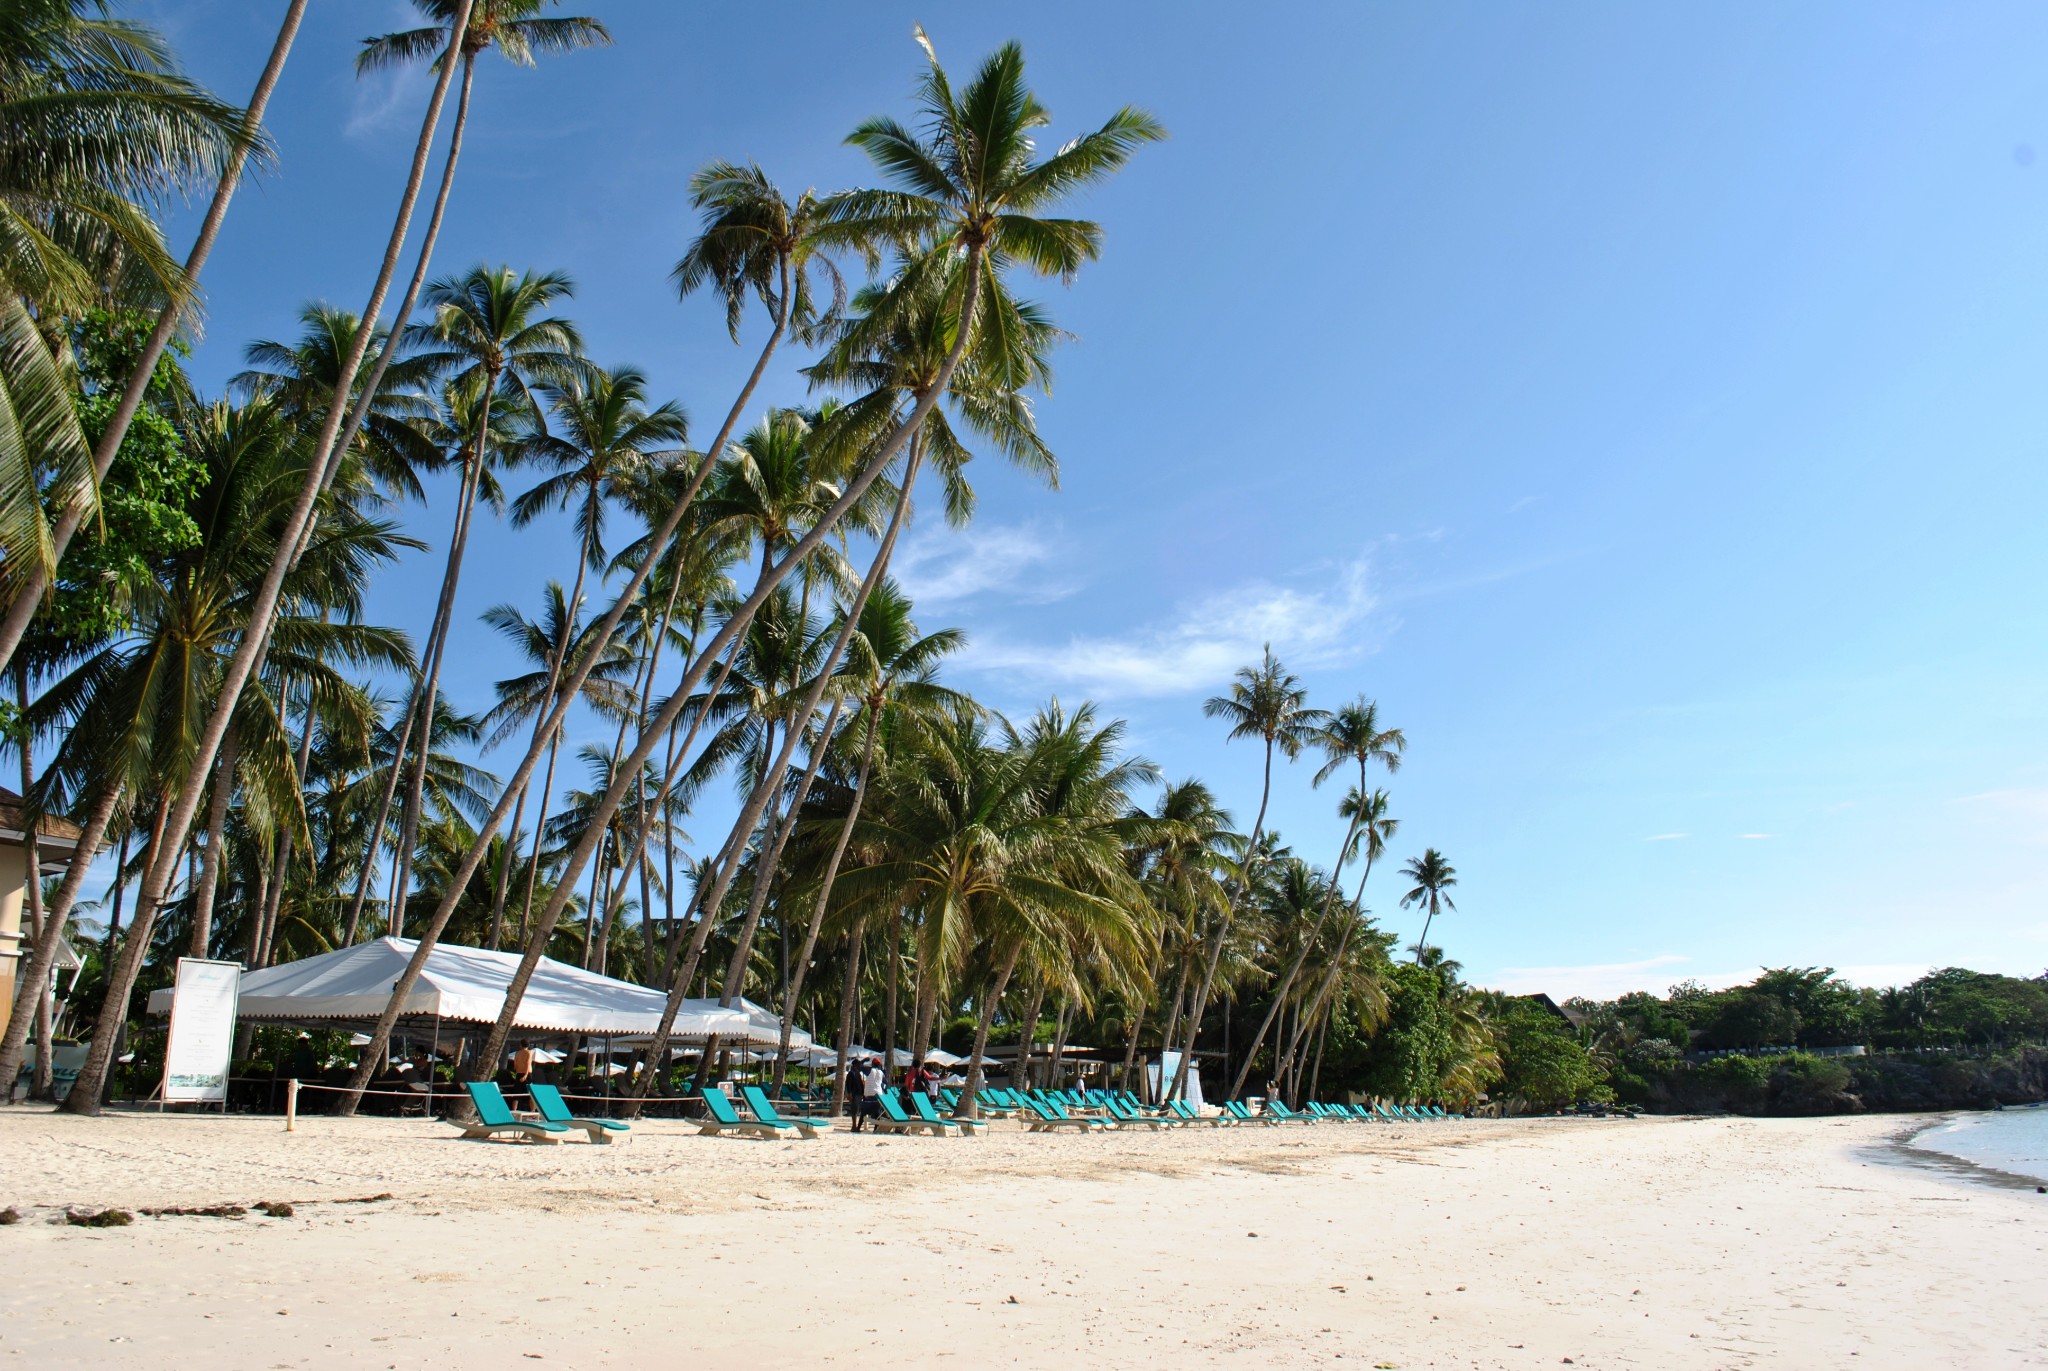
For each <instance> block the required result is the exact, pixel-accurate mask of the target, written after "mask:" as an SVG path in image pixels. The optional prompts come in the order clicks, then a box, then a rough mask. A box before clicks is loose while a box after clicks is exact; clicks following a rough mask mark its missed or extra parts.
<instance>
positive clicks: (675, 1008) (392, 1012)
mask: <svg viewBox="0 0 2048 1371" xmlns="http://www.w3.org/2000/svg"><path fill="white" fill-rule="evenodd" d="M982 259H983V258H982V248H981V247H980V245H979V244H976V245H973V246H971V247H970V248H969V249H968V253H967V260H966V262H965V264H964V270H965V272H966V281H967V284H966V289H965V290H964V292H963V293H962V298H961V307H960V323H959V327H958V330H957V334H956V336H955V338H954V340H953V345H952V347H951V348H950V349H948V351H947V353H946V360H945V361H944V362H943V363H942V364H941V365H940V367H939V372H938V375H937V376H936V377H934V378H933V382H932V386H931V388H930V389H929V390H928V391H926V392H924V393H922V394H921V395H920V396H919V397H918V400H917V403H916V405H915V406H914V407H913V408H912V409H911V412H910V413H909V414H908V415H907V416H905V418H904V419H903V421H902V422H901V423H900V424H898V425H897V427H896V428H895V430H894V431H892V432H891V434H890V435H889V437H888V438H887V439H886V440H885V441H884V442H883V443H882V445H881V447H880V448H879V449H878V450H877V451H876V453H875V455H874V456H873V457H871V458H870V459H869V460H868V464H867V466H866V467H865V468H864V469H863V470H862V471H861V473H860V475H859V476H857V477H855V478H854V479H853V481H852V482H851V483H849V484H848V486H847V487H846V489H845V490H844V491H842V492H841V493H840V496H839V498H838V499H837V500H835V501H834V502H833V503H832V505H831V507H830V508H829V509H827V510H826V511H825V514H824V515H823V517H821V518H820V519H819V520H818V522H817V523H816V524H815V525H814V526H813V527H812V528H811V530H810V532H808V533H806V534H805V535H804V536H803V537H802V538H801V539H799V540H798V541H797V544H796V546H794V547H793V548H791V549H790V550H789V552H788V553H786V554H785V555H784V557H783V560H782V561H781V562H780V563H778V564H777V567H776V569H775V571H774V574H773V575H772V576H770V577H764V578H763V580H764V581H765V582H766V584H764V585H762V586H760V587H758V588H757V589H756V590H755V592H754V593H753V594H752V595H750V596H749V597H748V598H747V600H746V601H745V602H744V603H743V604H741V605H740V606H739V607H738V609H736V610H735V611H734V612H733V614H732V615H731V616H730V617H728V618H727V620H726V622H725V624H724V626H723V627H721V628H720V629H719V631H718V633H717V634H716V635H715V636H714V637H713V638H712V640H711V642H710V643H709V644H708V645H707V646H706V647H705V649H704V651H703V652H702V653H700V654H699V655H698V658H697V661H696V662H695V663H694V664H693V665H692V666H691V667H690V669H689V671H688V672H686V673H685V674H684V677H683V680H682V683H681V684H680V685H679V686H678V687H677V689H676V691H675V693H674V694H673V695H671V696H670V698H669V702H668V703H667V704H666V705H664V706H663V707H662V711H661V713H660V715H658V716H657V717H656V719H655V721H654V722H653V723H652V724H651V725H649V726H648V727H646V728H643V729H642V731H641V735H640V740H639V741H638V742H637V743H636V744H635V745H634V749H633V755H632V757H631V758H630V759H629V760H628V762H627V768H628V769H629V770H630V769H633V768H637V767H640V766H644V765H646V762H647V757H648V755H649V754H650V753H651V752H652V751H653V750H654V748H655V746H656V745H657V744H658V743H659V742H660V740H661V736H662V734H663V733H665V732H666V731H667V730H668V728H669V726H670V725H671V724H673V723H674V722H675V720H676V719H677V718H678V717H679V716H680V715H681V713H682V711H683V709H684V708H685V707H686V706H687V705H688V703H689V696H690V693H691V692H692V691H694V690H696V689H697V687H698V686H700V685H702V684H703V681H704V677H705V676H706V675H708V674H709V672H710V669H711V664H712V663H713V662H715V661H717V660H718V658H719V657H720V655H721V654H722V653H724V651H725V650H726V648H727V647H728V646H729V645H730V644H731V643H732V642H733V641H734V640H735V639H736V638H738V636H739V635H740V634H741V633H742V632H744V631H745V630H746V627H747V625H748V623H749V622H751V621H752V618H753V616H754V614H755V613H756V612H757V611H758V610H759V609H760V607H761V605H762V604H763V603H764V602H765V601H766V600H767V598H768V597H769V595H771V594H773V593H774V589H775V587H776V586H777V585H779V584H780V583H781V581H782V579H783V578H784V577H786V576H787V575H788V574H789V573H790V571H792V570H793V569H795V568H796V567H797V566H800V565H801V564H802V563H803V561H804V559H806V558H808V557H809V556H810V555H811V554H812V553H813V552H814V551H815V550H816V549H817V548H818V546H819V544H821V543H823V542H824V541H825V539H826V538H828V537H830V536H831V534H832V531H833V530H834V528H836V527H837V525H838V523H839V521H840V520H841V519H842V518H844V517H845V515H846V512H847V511H848V510H850V509H851V508H853V506H854V504H855V503H856V502H858V501H859V500H860V499H861V498H862V497H863V496H865V495H866V494H867V491H868V488H869V487H870V486H872V485H873V484H874V483H875V482H876V481H877V480H878V479H880V477H881V475H882V472H883V471H884V470H885V469H886V468H887V467H888V465H889V464H890V463H891V462H893V461H894V460H895V457H896V454H897V453H898V452H900V451H902V449H903V445H904V444H905V443H906V442H908V441H909V439H910V437H911V435H912V434H913V433H915V432H916V431H917V429H918V426H919V425H921V424H923V422H924V419H925V416H926V415H928V414H930V413H931V412H932V410H933V408H934V407H936V406H937V404H938V402H939V400H940V398H941V397H942V396H944V394H945V393H946V390H947V388H948V387H949V386H951V384H952V381H953V373H954V372H955V371H956V370H957V369H958V368H959V365H960V359H961V357H962V356H964V355H965V354H966V351H967V343H968V340H969V338H971V337H972V336H973V333H974V321H975V313H974V310H975V303H976V301H977V299H978V291H979V289H980V274H981V264H982ZM709 466H710V462H709V460H708V459H707V461H706V463H705V465H704V467H703V469H701V470H700V471H699V472H698V474H697V476H695V477H692V478H691V485H690V488H689V491H688V492H686V498H685V500H684V501H679V502H678V503H677V506H676V507H675V508H674V509H672V510H671V511H670V513H669V516H668V518H667V519H665V520H664V521H663V523H662V528H661V530H660V531H659V532H658V534H657V536H656V538H655V539H654V540H653V541H652V543H651V544H650V546H649V548H648V555H647V558H646V560H645V561H643V562H642V564H641V565H640V567H639V568H638V569H637V570H635V571H634V573H633V578H632V580H631V581H630V582H628V584H627V586H626V588H625V590H624V591H622V592H621V593H620V596H619V599H618V601H617V602H616V603H615V604H614V605H613V606H612V610H611V612H610V613H609V614H608V615H606V617H605V620H604V622H603V624H601V625H600V626H599V629H598V630H597V634H596V641H595V642H594V643H593V645H592V646H591V648H590V650H589V652H590V657H589V659H587V660H586V661H584V662H583V663H582V665H580V666H579V667H578V669H577V674H576V676H575V678H574V679H573V681H572V683H571V684H570V686H569V687H567V688H566V689H565V691H564V694H565V696H573V695H574V693H575V692H576V691H578V690H580V689H581V688H582V683H583V680H584V678H585V677H586V676H587V675H588V673H589V671H590V669H591V667H592V666H593V665H594V664H595V660H594V659H595V657H596V656H597V655H598V654H599V653H601V652H602V650H603V647H604V645H605V644H606V643H608V642H609V641H610V636H611V633H612V631H613V630H614V629H615V628H616V627H617V625H618V622H619V620H620V619H621V618H622V617H623V616H624V613H625V610H626V606H627V604H628V603H629V602H630V601H631V600H632V598H633V597H634V596H636V595H638V594H639V593H640V587H641V585H643V584H644V583H645V581H646V578H647V575H648V573H649V572H650V571H651V570H652V568H653V565H654V562H655V559H657V558H658V557H659V556H660V555H661V553H662V550H663V549H664V548H665V547H666V545H667V540H668V538H669V537H671V536H672V535H673V534H674V532H675V530H676V527H677V526H678V525H680V523H681V522H682V518H683V514H684V512H685V506H686V501H687V499H688V498H691V497H693V496H694V493H695V490H696V488H697V487H698V485H699V484H700V483H701V481H702V479H703V477H704V476H705V475H706V474H707V473H708V471H709ZM906 484H908V483H907V482H906ZM858 617H859V616H858V613H857V612H855V613H854V614H852V615H850V616H849V619H850V620H851V619H857V618H858ZM555 713H556V715H557V716H558V717H559V716H560V715H563V714H566V713H567V710H566V707H565V705H564V702H563V701H561V700H558V701H556V704H555ZM535 760H536V758H535V756H534V755H533V754H529V755H528V757H527V759H526V760H525V761H523V762H522V763H521V764H520V771H519V773H517V774H515V775H514V776H513V778H512V780H511V782H510V783H509V784H510V785H511V786H519V785H523V784H525V779H526V774H528V773H530V772H531V770H532V765H533V762H534V761H535ZM623 798H624V794H623V789H622V787H620V786H619V785H616V784H615V785H614V786H612V787H611V788H610V789H609V790H608V791H607V792H606V793H605V796H604V798H603V799H602V800H601V801H599V805H598V808H599V811H600V812H599V813H598V814H597V815H595V816H594V818H595V819H596V820H597V821H600V822H604V821H609V819H610V817H611V813H612V811H614V810H616V809H617V808H618V806H619V803H620V801H621V800H622V799H623ZM508 807H509V806H508V804H507V802H506V800H505V799H504V798H502V797H501V798H500V799H499V801H498V804H497V806H496V807H494V808H493V809H492V811H491V814H490V817H489V818H488V819H487V820H486V821H485V823H484V824H483V825H482V826H481V827H480V829H479V832H478V835H477V842H476V843H474V844H472V845H471V847H470V850H469V852H468V853H467V854H465V855H464V857H463V859H462V862H461V863H460V864H459V869H458V871H457V873H456V876H455V881H454V890H452V891H451V892H450V894H449V895H448V896H446V897H444V898H443V899H442V901H441V905H440V907H439V908H438V909H436V910H435V911H434V914H433V916H432V918H430V919H429V920H428V925H427V928H426V930H425V931H424V932H423V935H422V937H421V940H420V945H419V946H418V947H417V948H415V949H414V953H413V957H412V959H411V960H410V961H409V962H408V963H407V964H406V968H405V970H404V972H402V973H401V974H400V976H399V979H398V981H397V982H395V983H394V984H393V986H392V991H391V1000H390V1001H389V1002H388V1003H387V1004H386V1005H385V1007H384V1012H383V1013H382V1014H381V1015H379V1016H378V1020H377V1028H376V1029H375V1030H374V1031H373V1032H372V1033H371V1044H370V1049H371V1050H369V1051H367V1052H366V1053H365V1054H364V1057H363V1060H362V1064H361V1065H359V1066H358V1067H357V1068H356V1073H355V1075H354V1076H353V1077H351V1078H350V1081H349V1094H348V1096H346V1097H345V1098H344V1100H343V1102H342V1106H341V1112H344V1113H347V1112H353V1110H354V1108H355V1101H356V1100H357V1099H359V1098H360V1097H361V1092H362V1090H363V1088H364V1087H365V1086H366V1085H368V1084H369V1079H370V1073H371V1071H372V1070H373V1069H374V1066H375V1062H376V1060H377V1056H378V1054H379V1053H381V1052H382V1051H383V1050H384V1046H385V1044H387V1043H388V1042H389V1041H390V1036H391V1030H392V1028H393V1026H394V1025H395V1024H396V1023H397V1021H398V1016H399V1014H400V1013H401V1012H402V1010H403V1009H404V1005H405V1000H406V997H407V996H409V995H410V994H411V993H412V988H413V986H415V985H417V984H418V983H419V977H420V973H421V972H422V971H423V970H424V969H425V967H426V961H427V957H428V956H429V955H430V954H431V953H432V951H433V946H434V942H435V940H436V939H438V938H439V937H440V936H441V930H442V929H443V928H445V927H446V926H447V923H448V919H449V917H450V916H451V915H452V914H453V913H454V912H455V904H456V894H457V893H458V892H459V891H460V890H461V889H462V887H463V886H465V885H466V884H467V882H468V880H469V877H470V875H471V874H472V873H473V872H474V871H475V870H476V866H477V863H479V862H481V861H482V860H483V852H484V848H483V846H482V844H487V843H488V842H489V840H490V836H491V834H492V833H494V832H495V831H496V830H497V827H498V825H499V824H501V823H503V822H504V821H505V814H504V811H505V810H506V809H507V808H508ZM756 817H758V812H757V815H756ZM746 826H747V827H751V821H750V822H749V823H748V824H747V825H746ZM589 857H590V853H589V851H588V850H587V848H586V847H585V845H584V844H578V846H577V850H576V851H575V852H572V853H571V854H570V858H569V874H568V875H567V876H566V877H565V879H567V880H574V879H575V877H576V876H577V875H579V874H581V872H582V869H583V866H584V865H585V864H586V863H587V862H588V861H589ZM550 903H551V904H552V903H553V902H552V901H551V902H550ZM712 907H714V908H715V906H712ZM557 912H559V911H557ZM521 971H522V973H523V974H524V976H525V978H526V979H527V980H531V979H532V971H531V970H530V969H528V968H527V966H526V963H525V961H524V959H522V962H521ZM515 982H516V978H515ZM516 983H517V990H518V993H520V994H524V992H525V985H524V983H523V982H516ZM682 1000H683V996H682V994H681V993H680V991H679V990H678V988H677V987H675V986H671V987H670V990H669V998H668V1003H667V1006H666V1007H665V1008H664V1010H663V1013H662V1020H661V1024H660V1026H659V1028H658V1030H657V1032H656V1034H655V1038H654V1042H653V1044H652V1045H651V1047H650V1054H651V1055H652V1056H654V1057H656V1058H658V1057H659V1055H660V1054H661V1053H662V1052H664V1051H666V1050H667V1045H668V1035H669V1032H670V1030H671V1029H672V1028H673V1027H674V1025H675V1016H676V1014H677V1013H678V1012H679V1011H680V1009H681V1007H682ZM506 1003H507V1005H508V1006H510V1005H512V1004H513V1003H514V1000H513V994H512V993H511V990H510V988H508V993H507V995H506ZM503 1017H504V1016H501V1020H502V1019H503ZM490 1041H493V1042H495V1043H497V1044H500V1045H502V1042H503V1030H502V1029H499V1028H493V1030H492V1036H491V1040H490ZM487 1060H493V1061H495V1060H496V1058H495V1057H490V1058H487ZM646 1074H651V1073H646ZM642 1093H644V1092H642Z"/></svg>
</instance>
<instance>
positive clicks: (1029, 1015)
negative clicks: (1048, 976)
mask: <svg viewBox="0 0 2048 1371" xmlns="http://www.w3.org/2000/svg"><path fill="white" fill-rule="evenodd" d="M1030 1005H1031V1007H1030V1008H1029V1009H1027V1010H1025V1011H1024V1025H1023V1029H1022V1031H1020V1032H1019V1033H1018V1034H1017V1061H1016V1064H1015V1065H1014V1066H1013V1067H1011V1068H1010V1074H1011V1075H1012V1076H1013V1077H1014V1078H1015V1079H1016V1082H1017V1084H1018V1085H1019V1086H1021V1087H1022V1088H1023V1089H1026V1090H1029V1089H1030V1088H1031V1059H1032V1056H1033V1054H1034V1053H1035V1052H1036V1050H1037V1047H1038V1011H1039V1010H1041V1009H1043V1008H1045V977H1043V976H1035V977H1033V978H1032V981H1031V1000H1030Z"/></svg>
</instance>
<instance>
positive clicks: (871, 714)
mask: <svg viewBox="0 0 2048 1371" xmlns="http://www.w3.org/2000/svg"><path fill="white" fill-rule="evenodd" d="M875 716H876V711H875V706H874V702H873V701H872V700H870V701H869V702H868V711H867V725H866V731H865V736H864V737H863V738H862V740H861V746H860V771H859V772H858V773H857V774H856V776H855V778H854V782H853V798H852V799H851V800H850V801H849V802H848V803H847V806H846V817H845V819H843V820H841V821H840V824H839V837H838V839H837V840H836V841H835V842H834V843H833V844H832V856H831V857H830V859H828V860H827V861H826V863H825V876H824V879H823V880H822V881H821V882H820V883H819V885H818V898H817V900H816V902H815V903H813V904H812V905H811V921H810V923H809V925H808V926H806V928H805V929H804V947H803V951H802V952H800V953H799V954H797V958H796V969H795V972H794V974H793V975H792V977H791V980H790V988H789V995H788V998H787V999H785V1000H784V1001H783V1006H782V1046H781V1049H780V1051H779V1052H778V1053H777V1055H776V1065H775V1088H776V1089H777V1090H780V1089H781V1088H782V1083H783V1081H784V1080H785V1079H787V1077H788V1072H789V1040H790V1034H791V1031H792V1030H793V1028H794V1027H795V1024H794V1022H793V1021H792V1019H791V1017H790V1016H791V1011H792V1010H793V1009H794V1008H795V1006H796V1004H797V1002H798V1001H799V1000H801V999H802V998H803V993H804V978H805V977H806V976H807V975H808V974H809V973H810V969H811V956H812V954H813V953H814V952H816V951H817V947H818V930H819V929H821V928H823V927H824V926H825V910H826V908H827V906H829V905H830V904H831V902H832V886H833V883H834V882H835V881H837V880H838V879H839V863H840V862H841V861H842V860H843V859H844V858H845V856H846V846H847V844H848V843H849V842H850V841H852V839H853V826H854V824H855V823H856V822H857V821H858V820H859V819H860V809H861V801H862V800H863V799H864V798H865V797H866V795H867V786H868V772H869V770H870V769H871V768H872V767H873V765H874V761H875ZM850 1031H851V1030H850V1028H842V1029H841V1030H840V1035H839V1047H840V1049H841V1050H842V1051H844V1050H845V1047H846V1035H847V1033H848V1032H850ZM841 1088H842V1089H843V1088H844V1086H843V1083H842V1086H841Z"/></svg>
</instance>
